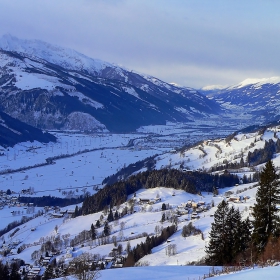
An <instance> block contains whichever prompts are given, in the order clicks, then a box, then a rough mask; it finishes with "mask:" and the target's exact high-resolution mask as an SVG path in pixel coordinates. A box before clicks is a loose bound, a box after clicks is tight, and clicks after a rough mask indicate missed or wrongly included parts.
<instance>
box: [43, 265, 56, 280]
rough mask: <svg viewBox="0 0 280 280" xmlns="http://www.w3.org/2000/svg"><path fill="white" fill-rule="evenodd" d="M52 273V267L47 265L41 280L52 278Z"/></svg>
mask: <svg viewBox="0 0 280 280" xmlns="http://www.w3.org/2000/svg"><path fill="white" fill-rule="evenodd" d="M54 277H55V276H54V273H53V267H52V266H51V265H48V267H47V269H46V270H45V273H44V276H43V280H48V279H52V278H54Z"/></svg>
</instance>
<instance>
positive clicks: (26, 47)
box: [0, 34, 116, 73]
mask: <svg viewBox="0 0 280 280" xmlns="http://www.w3.org/2000/svg"><path fill="white" fill-rule="evenodd" d="M0 49H2V50H5V51H14V52H18V53H24V54H28V55H30V56H32V57H38V58H41V59H44V60H46V61H49V62H51V63H53V64H57V65H61V66H62V67H64V68H66V69H72V70H78V71H87V72H89V73H99V72H100V71H102V70H103V69H104V68H106V67H116V66H113V65H112V64H110V63H108V62H104V61H101V60H98V59H93V58H90V57H87V56H86V55H83V54H81V53H79V52H77V51H75V50H72V49H68V48H63V47H60V46H57V45H52V44H49V43H46V42H44V41H40V40H23V39H19V38H17V37H15V36H12V35H11V34H5V35H3V36H2V37H1V38H0Z"/></svg>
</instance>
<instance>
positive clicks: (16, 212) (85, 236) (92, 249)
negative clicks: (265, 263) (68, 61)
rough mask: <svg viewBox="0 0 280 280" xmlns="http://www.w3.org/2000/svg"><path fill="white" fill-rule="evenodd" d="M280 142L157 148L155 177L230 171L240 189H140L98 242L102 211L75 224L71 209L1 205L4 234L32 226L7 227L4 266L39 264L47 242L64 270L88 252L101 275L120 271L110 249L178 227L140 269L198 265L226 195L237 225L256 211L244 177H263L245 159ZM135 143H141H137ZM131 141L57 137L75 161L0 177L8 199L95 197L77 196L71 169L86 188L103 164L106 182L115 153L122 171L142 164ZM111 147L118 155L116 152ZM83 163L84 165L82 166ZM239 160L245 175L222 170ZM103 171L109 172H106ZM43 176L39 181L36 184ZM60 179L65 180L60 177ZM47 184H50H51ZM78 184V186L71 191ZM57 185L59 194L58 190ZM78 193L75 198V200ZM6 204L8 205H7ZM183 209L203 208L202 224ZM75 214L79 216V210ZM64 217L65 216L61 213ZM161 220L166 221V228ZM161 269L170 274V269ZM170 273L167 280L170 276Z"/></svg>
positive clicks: (238, 138) (240, 138)
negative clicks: (238, 217)
mask: <svg viewBox="0 0 280 280" xmlns="http://www.w3.org/2000/svg"><path fill="white" fill-rule="evenodd" d="M279 134H280V128H279V126H272V127H268V128H265V129H262V130H258V131H252V132H249V133H243V132H239V133H235V134H232V135H231V137H227V138H221V139H216V140H208V141H203V142H201V143H200V144H196V145H193V146H192V147H190V148H185V149H181V150H180V151H178V152H177V151H174V150H173V151H170V148H169V149H168V151H167V150H166V147H165V148H164V147H163V146H162V147H161V148H160V147H158V150H157V152H159V151H160V150H161V154H160V155H159V156H155V157H154V159H155V160H156V168H157V169H161V168H163V167H165V168H166V167H167V168H176V169H180V170H181V171H180V172H181V173H182V174H186V175H187V173H186V171H185V169H186V170H187V169H190V170H197V169H203V170H205V171H206V170H211V169H212V168H216V169H217V172H221V174H223V173H224V170H225V169H228V170H229V171H230V172H232V173H234V174H237V175H238V177H239V178H240V179H239V184H238V185H237V186H236V184H234V185H233V186H230V187H227V188H222V187H220V188H219V194H218V195H216V196H215V195H213V193H212V192H211V191H205V192H203V191H202V192H201V193H199V194H195V193H194V194H190V193H187V192H185V191H184V190H181V189H174V188H171V186H168V183H167V185H166V186H165V187H156V188H149V189H143V188H141V189H138V190H137V191H136V192H135V195H134V194H131V195H130V196H129V197H128V198H127V201H125V202H122V203H119V204H118V205H112V211H113V214H114V216H116V212H118V213H119V214H120V213H122V214H121V215H119V214H118V215H117V216H118V219H116V220H112V221H110V222H109V224H108V225H109V228H110V234H109V235H108V236H107V237H106V238H104V237H101V236H100V234H101V233H102V232H103V231H104V227H105V224H106V223H105V220H106V217H107V216H108V215H109V213H110V211H109V209H107V210H106V207H105V209H104V210H103V211H98V212H96V213H93V214H90V215H85V216H77V217H75V218H73V217H72V214H71V213H75V211H76V205H71V206H70V205H69V206H67V207H64V208H60V209H59V210H58V209H56V212H55V209H54V208H42V207H37V206H36V205H33V206H32V205H29V206H28V205H24V204H22V205H20V204H18V206H17V202H16V204H14V205H13V206H11V205H10V207H8V205H6V206H4V207H3V209H2V210H1V211H0V214H1V221H2V227H3V228H2V229H4V227H7V226H8V224H9V223H11V221H20V220H22V218H23V216H25V217H26V218H24V219H27V220H28V219H29V218H32V219H31V220H30V221H27V220H25V222H24V223H15V224H14V226H13V227H10V228H9V229H7V230H6V231H5V233H4V234H3V235H2V239H1V240H2V241H1V242H2V243H1V244H2V250H3V248H6V249H5V250H8V251H10V250H11V253H8V254H7V256H6V257H5V259H4V260H11V259H12V258H14V256H15V255H16V256H17V258H20V259H23V260H24V261H25V262H27V263H36V264H38V257H39V256H40V255H42V254H43V255H44V254H45V253H46V248H47V247H45V245H44V244H49V243H48V242H49V241H51V242H52V244H53V246H54V247H53V248H52V250H55V251H56V252H57V253H56V254H57V255H56V256H55V258H56V260H57V262H58V263H63V262H65V263H66V264H67V263H68V262H69V261H71V260H72V259H73V258H74V259H75V258H76V257H78V256H79V255H80V254H82V253H85V252H89V253H91V254H92V255H94V256H95V259H96V260H99V261H102V260H103V261H104V264H105V260H106V259H107V264H106V267H107V266H108V267H107V268H109V267H110V266H111V265H120V264H121V263H117V262H116V261H112V259H111V262H108V260H109V259H108V257H109V256H110V257H111V258H112V257H114V256H115V254H116V251H115V253H114V250H113V249H114V248H116V246H119V245H120V247H119V248H120V249H119V250H121V255H123V256H126V254H127V252H126V251H125V250H126V247H127V244H128V241H129V242H130V246H131V247H132V248H134V247H136V246H137V244H140V243H141V242H145V240H146V237H147V236H151V237H152V236H154V235H155V234H156V233H159V232H160V231H161V230H162V229H163V228H167V227H171V226H172V225H174V224H177V227H178V228H177V231H176V233H175V234H173V235H172V236H170V237H169V239H168V240H169V241H167V240H165V241H164V242H163V243H161V244H160V245H158V246H156V247H154V248H153V249H152V252H151V254H148V255H145V256H143V257H142V258H141V259H140V260H139V265H141V264H142V265H149V266H151V267H155V268H156V267H158V266H172V265H182V266H184V265H186V264H189V263H193V262H197V261H200V260H201V259H202V258H203V257H205V244H207V242H208V240H209V236H208V234H209V230H210V227H211V223H212V222H213V214H214V213H215V211H216V207H217V205H218V203H219V202H221V201H222V200H223V199H225V197H226V198H227V199H228V196H229V194H230V196H231V198H232V199H231V202H230V205H233V206H234V207H238V208H239V209H240V212H241V213H242V217H243V218H245V217H248V216H249V217H250V213H251V210H250V208H251V206H253V205H254V203H255V194H256V190H257V183H256V182H248V183H246V182H245V180H244V175H246V177H247V179H248V181H250V180H251V179H252V180H254V174H255V173H256V172H257V171H258V170H261V168H262V166H263V164H259V165H257V166H247V164H246V162H247V161H246V158H247V156H248V154H249V152H251V153H253V152H254V151H255V150H260V149H263V148H264V147H265V145H266V143H271V141H273V143H275V145H276V143H277V140H278V137H279ZM139 136H140V135H139ZM141 136H142V137H143V135H141ZM134 137H135V134H134V135H131V136H129V135H118V137H116V136H114V135H111V136H110V135H107V136H106V138H103V140H105V139H106V142H103V141H102V142H101V140H99V138H97V137H96V138H92V137H90V136H81V135H75V134H74V135H73V134H70V135H67V134H64V135H63V137H62V136H61V135H60V136H59V143H58V144H57V145H58V147H59V145H61V148H60V149H62V147H63V149H65V151H67V150H68V152H69V150H72V151H73V149H74V147H75V149H77V151H78V152H79V153H77V154H76V155H74V154H73V156H72V157H70V158H67V157H66V158H63V157H62V158H61V159H57V160H56V164H54V165H50V166H48V167H40V168H39V169H38V168H35V169H34V171H33V169H30V171H24V172H26V173H25V174H22V173H21V172H20V171H18V172H15V173H14V174H5V175H2V176H1V179H2V183H4V182H5V185H6V187H7V188H8V187H10V188H11V190H12V191H13V192H14V193H12V196H15V197H17V196H18V194H20V195H21V196H30V197H34V196H37V195H38V194H40V192H42V193H41V195H42V194H50V195H53V196H60V197H66V196H69V195H71V196H72V197H77V196H80V195H83V194H85V192H87V191H90V192H91V193H94V192H95V191H96V190H97V189H95V190H94V189H93V187H94V188H95V187H97V185H95V186H93V185H92V184H90V185H84V187H83V188H77V186H78V184H79V183H80V182H81V181H80V179H81V174H82V173H79V172H78V170H79V169H78V168H77V169H76V168H74V165H75V164H74V165H73V163H72V162H76V163H77V164H78V165H80V166H82V168H81V170H82V171H83V176H88V177H86V178H85V180H89V179H90V176H91V177H92V174H93V173H92V170H93V171H94V172H96V170H98V167H97V164H98V165H99V166H100V167H101V163H102V161H104V164H103V165H102V170H103V171H102V172H103V173H104V174H103V175H102V176H103V178H104V177H105V175H106V172H107V174H111V173H112V170H111V168H110V166H109V161H110V160H111V161H112V160H114V161H116V163H117V158H115V159H114V157H116V155H117V153H119V156H118V159H119V161H120V162H119V163H118V164H119V166H122V164H123V162H127V160H128V159H130V160H131V162H132V163H133V162H135V160H136V159H135V157H134V156H132V155H137V156H141V158H143V157H144V156H145V155H146V153H147V152H148V150H147V148H146V150H134V151H130V152H129V154H128V151H129V149H130V147H129V146H128V147H126V145H125V144H126V143H129V142H130V140H131V139H134ZM168 137H169V135H167V138H168ZM71 138H72V139H71ZM70 139H71V140H70ZM74 139H76V140H74ZM125 139H126V140H125ZM148 139H149V141H151V138H150V137H147V138H146V139H145V143H146V145H147V143H148V142H147V140H148ZM134 140H135V139H134ZM140 140H141V137H139V139H137V141H140ZM142 140H144V139H142ZM137 141H133V142H134V144H136V143H137ZM66 143H68V144H66ZM79 143H80V144H79ZM82 143H83V145H85V147H87V148H89V149H88V150H87V151H84V152H82V151H81V146H83V145H81V144H82ZM34 144H36V145H41V148H40V149H44V153H45V154H46V157H47V156H51V155H53V154H54V153H55V150H54V146H53V147H51V146H49V147H47V146H45V147H44V146H43V145H42V144H38V143H34ZM157 144H158V145H159V144H160V143H159V142H157ZM138 145H139V144H138ZM150 145H151V146H153V148H155V142H153V141H152V142H151V143H150ZM166 145H167V143H166ZM93 147H95V149H96V150H92V151H90V149H91V148H93ZM98 147H99V148H98ZM102 147H103V148H102ZM116 147H119V148H121V149H117V148H116ZM34 148H35V147H33V149H32V151H33V152H32V161H33V162H36V161H38V159H40V158H41V157H39V156H38V154H37V152H36V150H37V149H34ZM104 148H105V149H104ZM111 148H113V152H112V151H111V150H110V149H111ZM21 149H22V148H21ZM106 149H107V150H106ZM126 149H127V150H126ZM12 152H14V151H12ZM154 152H155V151H152V150H151V154H153V153H154ZM26 153H27V152H26ZM90 153H93V157H92V159H90ZM96 153H98V154H99V159H100V162H98V163H96V165H94V167H93V166H92V163H91V160H93V159H94V157H95V158H96ZM113 153H114V154H113ZM130 153H131V155H130ZM41 154H42V153H41ZM94 155H95V156H94ZM109 155H110V158H109V159H106V158H103V156H106V157H107V156H109ZM124 155H125V156H124ZM22 156H23V154H22V155H21V156H20V155H18V158H19V159H18V160H17V164H18V167H20V166H22V164H23V162H24V160H23V161H21V159H20V158H21V157H22ZM82 156H87V157H86V158H85V157H82ZM29 157H30V156H29ZM241 158H243V162H244V166H243V167H241V166H239V167H238V168H234V167H235V166H233V167H231V169H229V168H228V167H227V166H226V164H237V163H238V164H240V162H241ZM23 159H24V157H23ZM30 160H31V158H30ZM60 160H61V162H64V164H60V163H59V162H60ZM108 160H109V161H108ZM81 161H83V162H81ZM66 162H68V165H65V163H66ZM273 162H274V164H275V166H276V167H277V168H279V167H280V162H279V153H278V152H276V150H275V153H273ZM3 163H4V162H3ZM78 165H77V166H78ZM14 166H15V165H14ZM59 166H60V167H59ZM70 166H72V167H73V168H72V171H73V172H71V169H69V167H70ZM106 166H107V169H108V171H106V170H105V169H106ZM112 166H114V165H113V164H112V165H111V167H112ZM58 167H59V168H58ZM63 168H66V169H63ZM55 169H56V171H57V172H58V173H60V175H61V176H60V177H59V180H60V183H59V185H60V186H61V188H59V187H57V185H55V181H58V180H57V178H58V177H56V176H57V175H55V173H52V172H53V171H54V170H55ZM144 169H145V168H142V169H141V170H139V171H144ZM43 170H44V171H43ZM63 172H64V173H63ZM177 172H179V171H177ZM195 172H197V171H195ZM195 172H194V174H195ZM32 174H33V175H32ZM36 174H37V175H36ZM43 174H44V176H43V177H41V176H42V175H43ZM64 174H65V175H66V174H68V175H66V176H65V175H64ZM87 174H88V175H87ZM96 176H97V175H96ZM44 177H45V178H44ZM51 177H53V178H51ZM55 178H56V179H55ZM250 178H251V179H250ZM52 179H54V180H53V181H52ZM76 180H77V182H76V183H75V181H76ZM94 180H96V178H94ZM100 180H101V178H100V177H99V178H97V181H99V182H100ZM44 181H49V183H50V182H53V183H52V185H53V186H52V187H53V188H49V186H50V185H48V184H45V183H44ZM71 183H73V184H74V186H73V187H71V188H69V187H67V185H68V186H69V184H71ZM39 184H40V186H41V188H40V190H38V185H39ZM75 184H77V185H75ZM63 185H64V186H65V187H62V186H63ZM29 186H31V188H30V189H29V190H28V191H26V189H28V187H29ZM213 186H214V185H213ZM85 187H86V189H85ZM101 187H104V186H102V185H101V184H99V185H98V188H101ZM23 188H24V189H25V192H24V193H23V190H22V189H23ZM68 188H69V189H68ZM83 189H84V190H83ZM76 190H78V191H77V192H76ZM44 191H45V193H44ZM36 193H37V194H36ZM2 196H3V198H4V194H2ZM239 196H242V197H246V200H245V201H244V200H243V201H241V202H239V203H238V202H236V201H238V199H239ZM3 198H2V199H3ZM132 198H133V200H132ZM10 199H12V197H11V198H10ZM188 202H191V203H199V204H202V203H203V204H204V205H205V209H204V208H203V210H202V211H201V212H200V213H198V216H199V217H200V218H199V219H198V218H196V217H194V216H193V209H190V210H188V211H186V210H185V207H186V204H187V203H188ZM163 204H165V206H166V207H167V208H166V210H165V208H163ZM34 206H35V207H34ZM77 206H78V208H79V207H81V206H82V204H79V205H77ZM113 206H114V207H113ZM66 210H67V212H68V214H67V213H65V212H66ZM58 211H59V212H58ZM106 211H107V212H106ZM69 213H70V214H69ZM163 214H164V217H165V218H164V220H163ZM102 216H103V218H102ZM24 219H23V220H24ZM97 221H99V222H100V226H97V225H96V223H97ZM189 222H192V224H193V225H194V226H195V228H196V229H198V230H199V231H198V232H199V234H197V235H193V234H192V235H190V236H188V237H182V235H181V233H182V229H183V227H184V226H185V225H188V224H189ZM92 224H93V225H94V226H96V234H97V236H99V237H98V238H96V239H95V240H92V239H91V238H90V232H91V227H92V226H91V225H92ZM4 240H5V243H4ZM170 245H172V248H173V249H172V250H173V251H172V252H173V253H168V252H169V251H168V250H169V249H170V250H171V247H170ZM121 248H122V249H121ZM36 260H37V262H36ZM110 263H111V264H110ZM145 269H147V268H144V270H145ZM166 269H167V270H168V268H166ZM186 269H187V268H186ZM44 270H45V268H44V267H43V266H42V268H41V272H42V273H43V272H44ZM151 270H152V268H151ZM126 271H128V272H129V271H130V270H127V269H123V270H121V271H120V275H122V273H124V274H126ZM208 271H209V268H208V267H205V268H200V269H198V271H197V272H194V271H191V272H190V273H194V274H191V275H197V277H198V274H200V273H202V274H200V276H202V275H203V274H204V273H207V272H208ZM110 273H111V272H107V270H106V271H105V272H104V275H110ZM131 273H132V272H131ZM151 273H152V272H151ZM170 273H171V274H172V275H173V273H174V272H170ZM175 273H176V272H175ZM104 277H105V276H104ZM108 277H109V276H108ZM123 277H127V276H123ZM152 277H156V276H152V274H151V279H156V278H152ZM178 277H179V276H178ZM124 279H125V278H124ZM179 279H180V278H179Z"/></svg>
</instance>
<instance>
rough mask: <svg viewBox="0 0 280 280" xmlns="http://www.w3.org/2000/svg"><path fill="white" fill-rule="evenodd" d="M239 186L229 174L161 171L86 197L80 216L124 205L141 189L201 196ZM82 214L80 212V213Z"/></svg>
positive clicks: (132, 179) (148, 172) (118, 183)
mask: <svg viewBox="0 0 280 280" xmlns="http://www.w3.org/2000/svg"><path fill="white" fill-rule="evenodd" d="M237 183H239V178H238V176H237V175H232V174H230V173H228V172H224V174H221V175H218V174H215V175H212V174H208V173H205V172H182V171H180V170H177V169H161V170H152V171H145V172H141V173H139V174H136V175H132V176H131V177H129V178H128V179H127V180H126V181H120V182H116V183H114V184H112V185H107V186H105V187H104V188H103V189H101V190H100V191H99V192H98V193H96V194H94V195H92V196H88V197H86V198H85V200H84V202H83V205H82V208H81V211H80V212H79V214H82V215H88V214H91V213H96V212H99V211H102V210H103V209H104V208H105V207H108V206H109V207H113V206H116V205H120V204H122V203H124V202H125V201H126V200H127V198H128V196H129V195H131V194H134V193H135V192H136V191H138V190H140V189H143V188H144V189H150V188H156V187H166V188H174V189H180V190H184V191H186V192H188V193H192V194H197V193H198V192H200V191H208V192H212V191H213V187H214V188H224V187H229V186H233V185H235V184H237ZM77 214H78V212H77Z"/></svg>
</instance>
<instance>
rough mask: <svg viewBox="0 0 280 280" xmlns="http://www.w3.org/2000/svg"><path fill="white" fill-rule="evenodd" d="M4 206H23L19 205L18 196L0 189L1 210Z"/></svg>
mask: <svg viewBox="0 0 280 280" xmlns="http://www.w3.org/2000/svg"><path fill="white" fill-rule="evenodd" d="M5 206H10V207H11V206H23V205H19V202H18V196H16V195H14V193H12V192H9V193H7V192H4V191H3V190H0V210H2V209H3V208H4V207H5Z"/></svg>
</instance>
